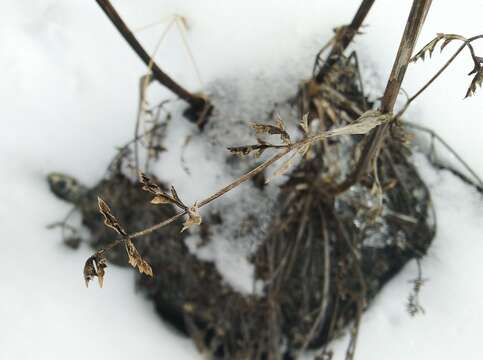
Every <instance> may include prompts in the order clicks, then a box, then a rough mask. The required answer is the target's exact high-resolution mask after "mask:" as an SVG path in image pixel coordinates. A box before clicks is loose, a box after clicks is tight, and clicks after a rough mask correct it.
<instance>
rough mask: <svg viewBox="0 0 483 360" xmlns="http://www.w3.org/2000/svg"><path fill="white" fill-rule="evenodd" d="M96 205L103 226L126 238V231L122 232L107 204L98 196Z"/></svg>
mask: <svg viewBox="0 0 483 360" xmlns="http://www.w3.org/2000/svg"><path fill="white" fill-rule="evenodd" d="M97 204H98V206H99V212H100V213H101V214H102V215H103V216H104V224H105V225H106V226H108V227H110V228H111V229H113V230H114V231H116V232H117V233H118V234H119V235H123V236H126V235H127V232H126V230H124V229H123V228H122V226H121V225H120V224H119V222H118V220H117V218H116V217H115V216H114V215H113V214H112V212H111V209H110V208H109V206H108V205H107V203H106V202H105V201H104V200H102V198H101V197H99V196H98V197H97Z"/></svg>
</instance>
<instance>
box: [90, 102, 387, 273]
mask: <svg viewBox="0 0 483 360" xmlns="http://www.w3.org/2000/svg"><path fill="white" fill-rule="evenodd" d="M390 120H391V116H390V115H388V114H381V113H380V112H379V111H374V110H371V111H367V112H365V113H364V114H362V115H361V116H360V117H359V118H358V119H356V120H355V121H354V122H352V123H351V124H349V125H346V126H342V127H338V128H333V129H330V130H328V131H320V132H318V133H316V134H314V135H310V134H309V132H308V130H309V129H308V125H307V119H306V116H304V117H303V118H302V120H301V127H302V128H306V129H307V132H305V136H304V138H302V139H301V140H299V141H296V142H291V141H290V136H289V134H288V133H287V132H286V130H285V125H283V122H282V121H281V120H278V121H277V123H276V125H275V126H273V125H268V124H257V125H256V127H255V128H256V129H260V131H262V129H263V131H262V132H266V133H269V134H275V135H280V136H281V138H282V141H283V142H284V143H283V144H279V145H272V144H267V145H266V146H267V148H274V149H277V150H278V152H277V153H276V154H274V155H273V156H272V157H270V158H269V159H268V160H266V161H265V162H263V163H262V164H260V165H258V166H257V167H255V168H254V169H252V170H251V171H249V172H247V173H246V174H245V175H243V176H241V177H240V178H238V179H236V180H234V181H233V182H231V183H230V184H228V185H227V186H225V187H223V188H222V189H220V190H218V191H217V192H215V193H214V194H212V195H210V196H209V197H207V198H205V199H204V200H201V201H199V202H196V203H195V204H194V205H193V206H191V207H188V206H187V205H185V204H184V203H183V202H182V201H181V200H180V198H179V196H178V194H177V192H176V190H175V189H174V187H172V188H171V195H170V194H167V193H166V192H164V191H162V190H161V188H160V187H159V186H158V185H157V184H155V183H154V182H153V181H152V180H151V179H150V178H149V177H148V176H146V175H145V174H143V173H140V174H139V181H140V183H141V185H142V187H143V190H145V191H147V192H149V193H151V194H153V195H154V198H153V200H152V201H151V203H154V204H171V205H174V206H177V207H179V208H180V209H181V210H182V211H181V212H179V213H178V214H176V215H174V216H172V217H171V218H169V219H167V220H164V221H162V222H160V223H158V224H156V225H153V226H151V227H149V228H147V229H144V230H142V231H139V232H136V233H133V234H128V233H127V232H126V231H125V230H124V228H123V227H122V226H121V225H120V224H119V221H118V220H117V218H116V217H115V216H114V215H113V214H112V212H111V209H110V208H109V206H108V205H107V204H106V203H105V202H104V201H103V200H102V199H101V198H99V199H98V201H99V209H100V212H101V214H102V215H103V216H104V218H105V224H106V226H108V227H110V228H112V229H114V230H115V231H116V232H117V233H118V234H119V235H121V236H122V237H121V238H120V239H117V240H115V241H113V242H112V243H110V244H109V245H108V246H106V247H105V248H104V249H102V250H100V251H101V252H103V253H104V252H107V251H109V250H111V249H113V248H114V247H116V246H118V245H121V244H124V245H125V246H126V250H127V252H128V254H131V255H132V256H133V257H134V260H133V261H131V255H130V264H131V265H133V266H134V267H138V268H139V271H140V272H144V273H146V274H150V271H149V270H146V271H144V265H143V263H142V261H143V260H142V259H136V257H135V256H134V255H135V253H134V252H133V251H130V247H131V245H132V246H134V245H133V244H132V242H131V240H132V239H135V238H137V237H140V236H144V235H148V234H150V233H152V232H153V231H156V230H158V229H160V228H162V227H164V226H167V225H169V224H171V223H173V222H174V221H176V220H178V219H180V218H181V217H183V216H184V215H188V218H187V219H186V221H185V222H184V224H183V228H182V230H181V231H184V230H186V229H187V228H189V227H191V226H193V225H199V224H201V221H202V218H201V215H200V213H199V209H200V208H202V207H203V206H205V205H207V204H209V203H210V202H212V201H214V200H216V199H218V198H219V197H221V196H223V195H224V194H226V193H227V192H229V191H231V190H233V189H235V188H237V187H238V186H240V185H241V184H242V183H244V182H246V181H248V180H249V179H251V178H253V177H254V176H256V175H257V174H259V173H261V172H262V171H264V170H265V169H266V168H268V167H269V166H271V165H272V164H274V163H276V162H277V161H279V160H280V159H282V158H283V157H284V156H285V155H287V154H289V153H292V155H291V157H290V158H289V159H288V160H287V161H285V162H284V163H283V164H282V165H281V167H280V168H279V169H278V170H276V171H275V172H274V174H273V176H272V178H273V177H275V176H279V175H282V174H284V173H285V172H287V170H288V168H289V166H290V165H291V163H292V160H293V157H294V156H295V155H297V154H300V155H302V156H303V155H304V154H305V153H306V152H307V151H308V148H309V147H310V146H311V145H312V144H314V143H316V142H319V141H321V140H324V139H327V138H331V137H335V136H342V135H360V134H366V133H368V132H369V131H371V130H372V129H374V128H375V127H378V126H380V125H383V124H386V123H388V122H389V121H390ZM252 127H253V125H252ZM250 146H252V147H253V146H254V145H247V146H242V147H236V148H229V150H230V151H232V152H237V151H234V150H233V149H242V148H248V147H250ZM246 153H247V154H248V153H249V151H246ZM133 254H134V255H133ZM140 264H141V266H140ZM148 266H149V265H148Z"/></svg>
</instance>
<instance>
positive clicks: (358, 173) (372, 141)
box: [336, 0, 432, 193]
mask: <svg viewBox="0 0 483 360" xmlns="http://www.w3.org/2000/svg"><path fill="white" fill-rule="evenodd" d="M431 2H432V0H414V1H413V5H412V7H411V11H410V13H409V17H408V21H407V23H406V27H405V29H404V33H403V36H402V39H401V42H400V44H399V49H398V52H397V55H396V59H395V61H394V65H393V67H392V71H391V75H390V76H389V80H388V82H387V85H386V90H385V91H384V96H383V98H382V103H381V108H380V111H381V112H382V113H392V111H393V108H394V104H395V103H396V98H397V96H398V94H399V90H400V89H401V84H402V82H403V79H404V75H405V74H406V69H407V66H408V64H409V61H410V59H411V54H412V53H413V50H414V46H415V45H416V40H417V38H418V35H419V33H420V31H421V28H422V26H423V24H424V21H425V19H426V15H427V13H428V11H429V8H430V6H431ZM388 129H389V122H387V123H385V124H383V125H382V126H379V127H378V128H377V129H376V130H375V131H374V132H373V133H372V134H371V135H370V137H369V139H368V141H367V143H366V145H365V146H364V149H363V151H362V156H361V158H360V160H359V162H358V163H357V165H356V168H355V170H354V172H353V173H352V174H350V175H349V176H348V177H347V179H346V180H345V181H344V182H342V183H341V184H340V185H339V186H338V187H337V189H336V192H338V193H340V192H343V191H345V190H347V189H349V188H350V187H351V186H352V185H354V184H355V183H357V182H358V181H359V180H360V179H361V178H362V177H363V176H364V175H365V173H366V171H367V169H368V168H369V164H370V163H371V161H373V160H374V159H375V158H376V157H377V154H378V152H379V149H380V147H381V145H382V143H383V141H384V138H385V136H386V134H387V131H388Z"/></svg>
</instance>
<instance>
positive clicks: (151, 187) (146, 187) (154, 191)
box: [139, 171, 162, 195]
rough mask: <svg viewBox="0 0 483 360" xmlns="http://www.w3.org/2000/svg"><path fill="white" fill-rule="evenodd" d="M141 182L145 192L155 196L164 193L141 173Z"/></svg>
mask: <svg viewBox="0 0 483 360" xmlns="http://www.w3.org/2000/svg"><path fill="white" fill-rule="evenodd" d="M139 182H140V183H141V184H142V185H143V187H142V189H143V190H145V191H147V192H150V193H151V194H153V195H157V194H159V193H162V191H161V188H160V187H159V186H158V185H157V184H155V183H154V182H153V181H152V180H151V179H150V178H149V177H148V176H146V174H144V173H142V172H141V171H140V172H139Z"/></svg>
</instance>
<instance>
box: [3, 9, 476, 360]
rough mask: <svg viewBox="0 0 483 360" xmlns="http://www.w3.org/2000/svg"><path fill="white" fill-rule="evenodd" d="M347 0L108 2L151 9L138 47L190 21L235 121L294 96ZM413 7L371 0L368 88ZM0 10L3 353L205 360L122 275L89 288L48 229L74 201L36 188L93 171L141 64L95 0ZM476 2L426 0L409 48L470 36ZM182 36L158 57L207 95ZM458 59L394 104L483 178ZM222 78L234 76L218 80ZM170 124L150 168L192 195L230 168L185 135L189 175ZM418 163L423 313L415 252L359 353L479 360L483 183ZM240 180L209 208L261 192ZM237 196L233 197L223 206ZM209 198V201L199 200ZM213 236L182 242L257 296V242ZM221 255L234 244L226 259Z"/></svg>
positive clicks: (117, 126) (209, 74)
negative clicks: (428, 215) (430, 233)
mask: <svg viewBox="0 0 483 360" xmlns="http://www.w3.org/2000/svg"><path fill="white" fill-rule="evenodd" d="M358 3H359V1H356V0H351V1H344V2H336V1H331V2H329V1H326V2H322V1H320V0H307V1H304V2H303V5H301V3H300V2H299V1H296V0H286V1H283V2H280V1H275V0H271V1H264V2H259V1H255V0H251V1H247V0H245V1H237V2H221V1H214V0H210V1H208V0H205V1H203V2H200V1H196V0H189V1H175V0H164V1H159V0H158V1H154V0H152V1H144V2H143V3H142V5H140V3H139V2H133V1H127V0H116V1H113V4H114V5H115V6H116V7H117V8H118V9H119V11H120V13H121V15H122V16H124V17H125V18H126V21H127V22H128V23H129V24H130V25H131V26H132V27H133V28H136V27H140V26H142V25H144V24H149V23H153V22H157V21H160V20H162V21H163V22H162V24H160V25H159V26H154V27H151V28H150V29H147V30H145V31H143V32H141V33H140V34H139V35H140V37H141V39H142V41H143V43H144V44H145V45H146V47H147V48H149V49H153V47H154V45H155V43H156V41H157V39H158V37H159V34H160V32H161V31H162V29H163V26H165V25H166V24H167V23H168V22H169V19H171V18H172V16H173V15H174V14H178V15H181V16H184V17H186V19H187V21H188V24H189V27H190V30H189V31H188V32H187V33H186V36H187V40H188V42H189V44H190V47H191V50H192V52H193V54H194V56H195V59H196V63H197V65H198V67H199V69H200V70H201V74H202V80H203V84H204V88H205V87H206V88H207V89H209V91H213V92H215V91H225V92H227V93H230V94H231V96H232V98H233V99H239V100H240V101H239V103H240V107H239V108H238V109H237V112H236V113H234V114H233V116H232V119H231V120H230V121H234V119H236V118H238V119H241V120H243V121H247V120H253V119H251V118H250V117H251V116H253V114H263V113H264V111H265V110H266V106H267V104H270V102H271V101H273V100H274V99H278V100H279V99H283V98H284V96H286V95H289V94H290V93H291V91H293V90H294V89H295V87H296V84H297V82H298V80H300V79H302V78H305V77H307V76H308V75H309V74H310V70H311V65H312V61H313V56H314V54H315V53H316V52H317V50H318V49H319V48H320V46H321V44H322V43H323V42H324V41H325V40H326V39H328V37H329V36H330V35H331V34H332V28H333V27H335V26H338V25H340V24H342V23H346V22H348V21H349V20H350V18H351V16H352V14H353V12H354V10H355V9H356V8H357V6H358ZM409 7H410V2H409V1H407V2H401V1H399V2H394V1H388V0H386V1H380V2H376V4H375V5H374V8H373V10H372V12H371V13H370V15H369V17H368V19H367V24H369V25H368V26H367V27H366V28H365V29H364V31H365V33H366V34H365V35H364V36H362V37H359V38H357V41H356V44H355V47H356V49H357V50H358V53H359V57H360V59H362V61H363V63H364V64H365V68H367V67H369V68H370V69H372V70H371V73H370V75H368V76H370V78H369V79H368V81H370V82H371V83H375V84H384V82H385V80H386V78H387V76H388V74H389V72H390V68H391V66H392V61H393V58H394V54H395V52H396V49H397V43H398V41H399V38H400V36H401V33H402V30H403V27H404V23H405V18H406V14H407V13H408V11H409ZM0 10H1V14H2V16H1V19H2V26H1V27H0V44H2V52H1V55H0V68H1V69H3V76H2V82H1V83H0V97H1V99H2V102H1V106H0V119H1V120H0V121H1V122H2V125H3V131H2V133H1V135H0V140H1V141H0V163H1V164H2V171H3V178H2V185H3V186H2V187H1V188H0V198H1V199H2V202H1V205H0V223H1V225H2V226H1V228H2V231H1V234H2V235H3V236H2V241H1V242H0V252H1V253H2V262H1V263H0V283H1V284H2V296H1V297H0V319H1V322H2V325H3V327H2V330H1V331H0V359H32V358H37V359H43V358H46V359H47V358H63V357H66V358H67V357H68V358H71V359H85V358H93V359H97V358H108V359H110V358H116V359H129V358H133V357H140V358H143V359H158V358H164V357H166V358H174V359H187V360H189V359H198V358H200V355H198V354H197V351H196V349H195V347H194V345H193V344H192V342H191V341H190V340H188V339H185V338H182V337H181V336H179V335H177V334H176V333H175V332H174V331H172V330H171V329H170V328H169V327H168V326H167V325H166V324H164V323H162V322H161V321H160V319H159V318H158V316H157V315H156V314H155V313H154V310H153V308H152V305H151V304H150V303H149V302H147V301H146V300H145V299H144V298H143V297H142V296H140V295H138V294H136V293H135V292H134V290H133V280H132V272H130V271H127V270H123V269H119V268H116V267H109V269H108V270H109V271H108V273H107V276H106V279H105V288H104V289H102V290H100V289H97V288H96V286H91V287H90V288H89V289H88V290H86V289H85V286H84V282H83V279H82V276H81V268H82V265H83V262H84V261H85V259H86V258H87V257H88V256H89V254H90V250H89V249H87V248H86V247H82V248H81V249H80V250H78V251H75V252H73V251H71V250H69V249H66V248H65V247H64V246H63V245H61V243H60V236H59V234H58V233H57V232H55V231H52V230H47V229H46V228H45V226H46V225H47V224H49V223H51V222H53V221H57V220H59V219H61V218H62V217H63V216H64V215H65V213H66V211H67V210H68V209H69V206H68V205H67V204H65V203H62V202H60V201H57V200H56V199H54V198H53V196H52V195H51V194H50V193H49V191H48V189H47V185H46V181H45V176H46V174H47V173H48V172H50V171H53V170H55V171H60V172H65V173H68V174H72V175H74V176H76V177H77V178H79V179H80V180H81V181H82V182H84V183H86V184H87V185H92V184H94V183H95V182H96V180H97V179H99V178H100V177H101V176H102V175H103V173H104V171H105V167H106V164H107V163H108V161H109V160H110V159H111V157H112V156H113V155H114V154H115V146H117V145H119V144H122V143H124V142H126V141H127V140H129V139H130V138H131V137H132V128H133V122H134V119H135V115H136V110H137V94H138V88H137V86H138V81H139V77H140V76H141V75H142V74H144V67H143V66H142V64H141V63H140V61H139V60H138V59H137V58H136V56H135V55H134V54H133V53H132V51H131V49H129V47H128V46H127V45H126V44H125V42H124V41H123V40H122V39H120V38H119V36H118V34H117V33H116V31H115V29H114V28H113V27H112V25H111V24H110V23H109V22H108V21H107V19H106V18H105V15H104V14H103V13H102V12H101V11H100V9H99V8H98V6H97V5H96V4H95V2H94V1H89V2H86V1H83V2H80V1H75V0H63V1H55V0H47V1H42V2H38V1H32V0H20V1H19V0H5V1H3V2H2V5H1V6H0ZM482 11H483V3H482V2H481V1H479V0H469V1H467V2H465V5H464V6H457V5H455V4H454V2H449V1H447V2H434V4H433V7H432V9H431V10H430V12H429V15H428V21H427V23H426V24H425V26H424V29H423V31H422V33H421V35H420V39H419V41H418V43H419V45H418V47H420V46H422V45H423V44H424V43H426V42H427V41H429V40H430V39H431V38H432V37H433V36H434V35H435V34H436V33H437V32H453V33H460V34H462V35H467V36H472V35H476V34H478V32H479V31H481V28H479V24H480V17H481V13H482ZM181 44H182V42H181V38H180V36H179V33H177V32H176V31H172V32H170V33H169V34H168V36H167V37H166V39H165V42H164V43H163V46H162V47H161V49H160V51H159V53H158V54H157V61H158V62H159V64H160V66H161V67H162V68H163V69H166V70H167V71H168V72H169V74H170V75H172V76H173V77H174V78H175V79H177V80H179V81H180V82H181V83H182V84H183V85H185V86H186V87H188V88H190V89H194V90H196V91H199V90H202V88H201V87H200V84H199V81H198V79H197V77H196V74H195V72H194V69H193V67H192V65H191V63H190V61H189V57H188V56H187V55H186V51H185V49H184V47H183V46H182V45H181ZM453 48H454V45H450V46H448V47H447V48H446V49H445V51H444V52H443V54H442V55H439V54H437V53H435V54H434V55H433V59H431V60H430V61H426V62H425V63H420V62H419V63H417V64H416V65H411V66H410V68H409V69H408V73H407V78H406V80H405V82H404V88H405V89H406V90H407V91H408V92H409V93H410V94H412V93H414V92H415V91H416V90H417V89H418V88H419V86H421V85H422V84H423V83H424V79H427V78H428V77H429V76H430V75H431V74H432V73H433V71H435V70H436V69H437V68H438V65H442V64H443V62H442V61H443V60H444V59H447V58H448V56H449V54H450V53H451V51H452V50H453ZM480 48H481V47H480ZM187 69H188V70H187ZM470 70H471V62H470V60H469V58H467V57H465V56H462V57H461V58H459V59H458V60H457V61H455V63H454V64H453V65H452V66H451V67H450V68H449V70H448V71H447V72H446V73H445V74H444V75H443V76H442V77H441V78H440V79H438V80H437V81H436V82H435V84H434V86H433V87H432V88H431V89H430V90H429V91H428V92H427V93H425V94H423V95H422V96H421V98H420V99H418V100H417V101H416V102H415V103H414V106H413V107H412V108H411V109H410V110H409V111H408V113H407V117H408V118H409V119H411V121H414V122H417V123H418V124H423V125H425V126H428V127H431V128H433V129H434V130H436V131H437V132H438V133H439V134H440V135H441V136H442V137H443V138H445V139H446V140H447V141H448V142H449V143H450V144H451V145H452V146H453V147H454V148H455V149H456V151H458V152H459V153H460V154H461V155H462V156H463V158H464V159H465V160H466V161H468V163H469V164H470V165H471V166H472V167H473V168H474V169H475V170H476V172H477V173H479V174H483V163H482V162H481V159H480V157H479V154H481V153H483V142H481V141H480V139H479V137H480V134H481V130H483V127H482V125H481V124H480V123H481V117H482V116H481V115H483V113H482V107H481V96H483V95H482V94H481V93H479V94H477V95H476V96H475V97H474V98H470V99H466V100H464V101H463V100H462V98H463V96H464V94H465V92H466V88H467V86H468V84H469V82H470V78H468V77H466V75H465V74H467V73H468V72H469V71H470ZM226 79H230V81H232V83H233V88H226V87H223V86H221V85H219V84H218V85H217V81H220V82H223V81H225V80H226ZM231 79H232V80H231ZM374 86H376V87H377V85H374ZM204 88H203V89H204ZM260 89H266V90H265V93H263V96H260V97H254V95H253V94H254V93H256V94H258V92H260V91H262V90H260ZM153 92H154V93H153V94H152V95H153V96H156V97H158V98H167V97H169V98H172V97H173V96H172V95H171V94H169V93H168V92H167V91H166V90H164V89H162V88H160V87H156V86H154V87H153ZM252 107H254V108H252ZM177 120H178V119H176V118H175V119H174V120H173V122H172V124H173V125H174V124H175V122H176V121H177ZM180 121H181V122H179V123H176V124H175V125H176V126H170V128H169V129H170V130H169V131H170V132H171V133H170V134H169V136H168V143H167V144H166V146H167V147H168V149H171V151H169V152H167V153H166V154H164V155H163V156H164V158H163V159H162V161H163V162H165V163H170V164H172V165H170V167H169V169H163V168H157V169H156V170H157V171H158V172H159V173H162V177H163V179H164V180H166V181H167V182H169V183H173V184H175V185H176V188H177V190H178V192H179V194H180V195H181V196H183V197H184V199H185V201H186V202H189V203H192V202H194V201H196V200H199V199H200V198H203V197H205V196H207V195H209V194H211V193H212V192H213V191H215V190H217V189H218V188H219V187H220V186H222V185H224V184H226V183H227V182H228V181H230V180H231V179H233V177H234V174H235V173H236V170H232V172H231V173H230V172H227V171H226V170H227V166H225V165H223V164H220V156H219V155H218V152H216V151H214V152H213V156H211V158H208V159H205V160H206V161H204V162H203V163H200V164H197V163H196V159H197V158H196V155H197V154H198V153H199V152H200V151H201V149H202V145H201V144H200V143H199V142H198V141H197V139H196V138H195V137H194V138H193V140H192V142H190V144H189V145H188V146H187V148H186V150H185V153H184V157H185V159H186V162H187V164H188V165H189V168H190V170H191V175H189V176H188V175H187V174H186V173H185V171H184V170H183V169H182V167H181V166H179V159H180V156H181V151H182V150H180V149H181V145H182V144H183V142H184V141H185V137H186V136H187V135H190V134H196V129H195V127H194V126H193V125H191V124H188V123H186V122H183V120H180ZM237 126H238V127H235V128H234V129H232V130H231V131H232V133H231V134H233V133H235V134H237V136H240V137H238V138H235V140H236V141H235V140H233V142H238V141H241V140H243V139H246V138H247V137H250V136H251V135H250V133H249V132H247V133H240V132H239V129H241V125H240V124H238V125H237ZM229 134H230V133H229ZM238 134H240V135H238ZM213 136H215V134H213ZM227 139H228V135H227ZM228 142H229V141H228V140H226V142H223V143H220V142H216V141H215V142H214V143H213V144H212V145H211V146H212V149H214V148H217V147H224V146H226V145H227V144H228ZM229 145H236V144H235V143H230V144H229ZM416 161H417V162H418V164H419V168H420V171H421V172H422V174H423V176H424V178H425V179H426V180H427V181H428V183H429V184H430V187H431V190H432V195H433V201H434V203H435V206H436V209H437V215H438V218H437V221H438V226H439V228H438V234H437V237H436V239H435V241H434V244H433V245H432V247H431V248H430V252H429V254H428V256H427V257H426V258H425V259H424V260H423V262H422V266H423V276H424V277H425V278H428V279H429V281H428V282H427V283H426V284H425V285H424V287H423V289H422V292H421V303H422V305H423V307H424V308H425V310H426V314H425V315H424V316H417V317H415V318H412V317H410V316H409V315H408V314H407V312H406V310H405V304H406V299H407V296H408V294H409V292H410V288H411V284H409V283H408V281H409V280H411V279H413V278H414V277H415V275H416V266H415V264H414V263H411V264H409V265H408V266H407V267H406V268H405V269H404V270H403V271H402V272H401V273H400V274H399V275H398V276H397V277H396V278H395V279H394V280H392V281H391V282H390V283H389V285H388V286H386V287H385V289H384V290H383V292H382V293H381V294H380V295H379V296H378V298H377V299H376V302H375V303H374V304H373V305H372V306H371V308H370V309H369V310H368V311H367V313H366V314H365V315H364V317H363V321H362V326H361V330H360V338H359V341H358V352H357V354H356V356H357V357H358V358H360V359H375V360H378V359H387V356H388V354H390V356H391V358H392V359H408V358H412V359H416V360H418V359H421V360H422V359H431V358H435V359H436V358H437V359H452V358H456V357H458V358H464V359H477V358H480V357H481V355H480V356H478V354H479V353H480V351H479V350H478V349H477V344H478V340H479V339H478V334H479V328H480V326H479V319H481V318H482V316H483V310H482V309H483V306H482V305H483V291H482V290H481V286H480V284H479V278H478V274H481V273H482V271H483V265H482V263H481V261H479V260H480V258H481V256H480V254H482V253H483V242H482V241H481V236H480V234H481V230H482V225H481V221H480V219H481V217H482V215H483V208H482V206H483V205H482V204H483V202H482V201H481V195H480V194H478V193H476V192H475V191H474V190H473V189H471V188H469V187H468V186H466V185H464V184H462V183H461V182H460V181H459V180H457V179H456V178H455V177H454V176H453V175H450V174H448V173H446V172H436V171H434V170H431V169H430V168H429V166H428V165H427V164H426V163H425V161H424V160H423V159H421V158H420V157H416ZM273 188H274V190H272V191H273V192H274V194H273V195H276V190H275V188H276V186H273ZM237 191H238V193H237V192H235V193H234V194H233V195H230V196H227V197H226V198H224V200H223V201H220V204H219V205H217V206H219V208H220V209H228V210H231V209H237V206H238V205H239V204H238V201H239V195H237V194H239V193H243V192H245V191H251V192H252V193H250V195H253V196H256V190H254V189H251V188H249V187H242V188H240V189H239V190H237ZM249 206H250V204H249V203H247V204H241V205H240V207H239V208H238V210H233V211H238V212H242V209H244V208H245V207H249ZM266 206H268V207H269V206H270V204H267V205H266ZM216 209H217V208H216V207H214V208H211V207H207V209H206V211H211V210H216ZM224 231H226V229H219V232H216V233H215V237H214V240H213V241H212V242H211V243H210V244H207V245H206V246H207V247H206V246H205V247H197V246H196V243H197V235H196V233H194V234H193V236H192V237H190V238H189V239H188V240H187V241H188V243H189V244H191V245H190V246H191V247H192V250H193V251H194V252H196V253H197V254H198V255H199V256H200V257H204V258H205V260H210V261H214V262H215V264H216V265H217V267H218V268H219V269H220V270H221V271H223V273H224V275H225V279H226V280H227V281H228V282H229V283H230V284H231V285H232V286H233V287H234V288H236V289H237V290H239V291H241V292H253V291H255V292H259V290H257V289H259V288H260V286H259V284H257V285H254V284H253V279H252V273H251V272H250V271H252V272H253V268H252V267H250V264H249V263H248V262H247V261H246V254H249V253H250V251H252V250H253V248H251V247H249V248H244V249H238V248H237V246H238V245H236V246H233V247H231V248H229V249H227V248H226V246H228V245H229V243H227V242H224V241H222V240H223V238H224V237H226V233H224ZM232 245H233V244H232ZM223 253H228V254H231V257H226V258H224V257H223V256H221V254H223ZM346 342H347V338H345V339H341V340H339V341H336V342H335V343H334V349H335V350H336V358H342V357H343V354H344V349H345V345H346Z"/></svg>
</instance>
